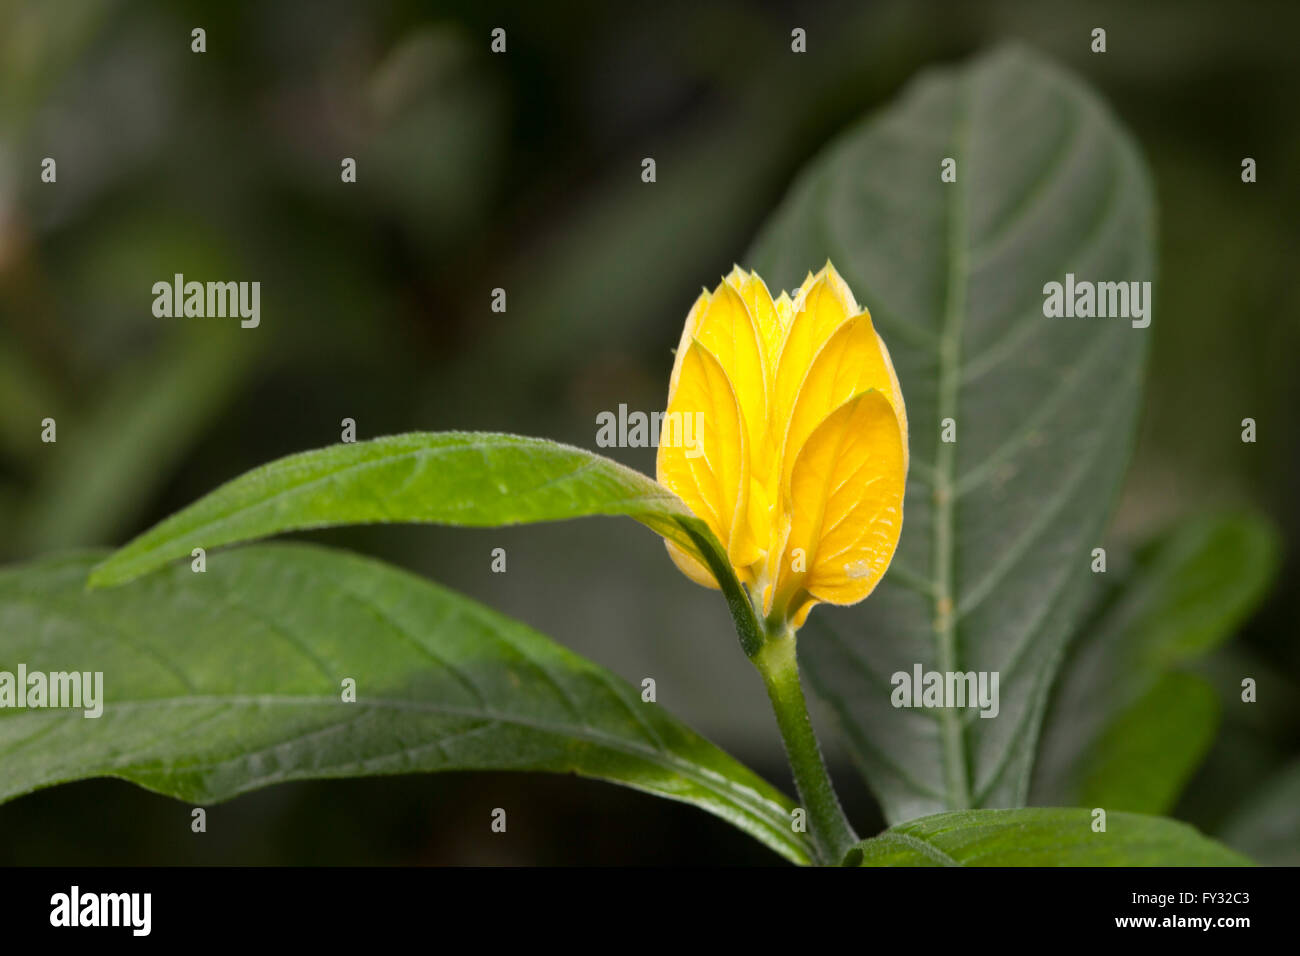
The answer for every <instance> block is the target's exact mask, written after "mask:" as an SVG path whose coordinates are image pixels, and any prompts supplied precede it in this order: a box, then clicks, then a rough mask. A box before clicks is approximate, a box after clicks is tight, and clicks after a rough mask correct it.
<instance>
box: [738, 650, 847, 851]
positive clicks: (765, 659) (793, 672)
mask: <svg viewBox="0 0 1300 956" xmlns="http://www.w3.org/2000/svg"><path fill="white" fill-rule="evenodd" d="M753 661H754V666H756V667H757V668H758V672H759V673H760V674H762V675H763V683H764V684H765V685H767V696H768V697H769V698H770V699H771V701H772V709H773V710H774V711H775V712H776V723H777V726H778V727H779V728H780V729H781V739H782V740H783V741H784V742H785V752H786V757H787V758H788V759H789V761H790V769H791V770H792V771H793V772H794V784H795V787H796V788H797V789H798V791H799V800H800V803H801V804H802V805H803V809H804V810H806V811H807V814H808V825H809V829H810V832H811V835H812V839H813V846H814V849H815V850H816V852H817V857H818V862H819V863H821V864H822V865H832V866H833V865H838V864H839V863H840V861H841V860H843V859H844V854H845V853H847V852H848V850H849V848H850V847H852V846H853V845H854V844H855V843H857V842H858V837H857V834H855V833H854V832H853V827H852V826H851V825H850V824H849V821H848V818H847V817H845V816H844V810H843V808H842V807H841V806H840V800H839V797H838V796H837V795H836V793H835V787H834V785H833V784H832V783H831V778H830V774H829V773H827V771H826V762H825V761H824V760H823V759H822V752H821V747H820V746H819V745H818V743H817V735H816V733H815V732H814V731H813V725H812V720H811V719H809V717H808V704H807V701H805V699H804V695H803V686H802V684H801V683H800V681H799V663H798V661H797V660H796V657H795V637H794V632H793V631H791V630H790V629H789V628H788V627H783V628H782V629H781V630H779V631H776V632H774V633H769V634H768V636H767V640H766V641H765V642H764V644H763V646H762V648H760V649H759V651H758V652H757V653H756V654H754V655H753Z"/></svg>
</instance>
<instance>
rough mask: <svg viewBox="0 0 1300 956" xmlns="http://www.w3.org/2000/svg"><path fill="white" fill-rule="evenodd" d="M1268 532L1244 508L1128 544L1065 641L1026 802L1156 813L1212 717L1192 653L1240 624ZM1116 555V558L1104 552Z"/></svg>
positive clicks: (1253, 594)
mask: <svg viewBox="0 0 1300 956" xmlns="http://www.w3.org/2000/svg"><path fill="white" fill-rule="evenodd" d="M1278 553H1279V546H1278V540H1277V533H1276V531H1274V529H1273V527H1272V526H1271V525H1270V524H1269V523H1268V522H1267V521H1266V520H1265V519H1263V518H1261V517H1259V516H1256V515H1252V514H1248V513H1236V514H1222V515H1208V516H1203V517H1197V518H1192V519H1189V520H1186V521H1183V522H1181V523H1179V524H1177V525H1175V526H1174V527H1173V528H1171V529H1169V530H1168V531H1167V532H1165V533H1164V534H1162V535H1160V536H1158V537H1157V538H1155V539H1154V540H1153V541H1151V542H1150V543H1148V544H1147V545H1146V546H1144V547H1143V548H1142V549H1140V550H1139V552H1138V554H1137V556H1136V559H1135V560H1134V562H1133V566H1132V567H1131V568H1129V569H1128V570H1127V571H1125V570H1124V569H1122V568H1120V567H1117V566H1115V565H1114V564H1113V565H1112V569H1111V571H1110V572H1108V574H1107V577H1111V575H1114V576H1115V578H1116V579H1117V582H1116V584H1115V585H1114V586H1113V587H1112V588H1111V589H1109V590H1108V591H1106V592H1104V593H1103V594H1102V595H1101V597H1100V599H1099V606H1098V608H1097V610H1096V611H1095V612H1094V615H1093V616H1092V618H1091V619H1090V620H1089V622H1088V624H1087V625H1086V626H1085V628H1084V630H1083V633H1081V634H1080V636H1079V638H1078V639H1077V641H1076V644H1075V646H1074V647H1072V648H1071V649H1070V654H1069V656H1068V657H1067V663H1066V666H1065V668H1064V670H1063V672H1062V676H1061V680H1060V682H1059V686H1058V687H1057V688H1056V690H1055V691H1054V693H1053V697H1052V704H1051V707H1050V708H1049V710H1048V714H1047V720H1046V723H1045V725H1044V728H1043V735H1042V744H1041V752H1040V757H1039V762H1038V765H1037V767H1036V768H1035V771H1034V786H1033V791H1032V792H1033V797H1034V802H1036V803H1048V804H1071V805H1082V806H1087V807H1106V808H1108V809H1117V810H1132V811H1135V812H1139V813H1165V812H1167V811H1168V810H1169V809H1170V808H1172V807H1173V805H1174V803H1175V801H1176V800H1177V798H1178V795H1179V794H1180V793H1181V792H1182V789H1183V786H1184V785H1185V784H1186V783H1187V781H1188V779H1189V778H1190V777H1191V775H1192V773H1193V772H1194V771H1195V770H1196V767H1197V766H1198V765H1199V764H1200V762H1201V761H1202V759H1204V757H1205V754H1206V752H1207V751H1208V749H1209V747H1210V744H1211V742H1212V741H1213V739H1214V735H1215V732H1216V730H1217V728H1218V725H1219V702H1218V699H1217V696H1216V694H1215V692H1214V689H1213V687H1212V686H1211V685H1210V682H1209V681H1207V680H1206V679H1205V678H1204V677H1202V676H1201V675H1199V674H1197V673H1194V672H1191V671H1190V670H1189V668H1192V667H1193V666H1194V665H1195V663H1196V661H1197V660H1198V659H1200V658H1201V657H1203V656H1204V655H1205V654H1207V653H1209V652H1210V651H1211V650H1213V649H1214V648H1216V647H1218V646H1219V645H1220V644H1222V643H1223V642H1224V641H1225V640H1227V639H1228V637H1230V636H1231V635H1232V634H1233V633H1234V631H1236V629H1237V628H1238V627H1239V626H1240V625H1241V623H1242V621H1243V620H1245V618H1246V617H1247V615H1248V614H1249V613H1250V612H1251V611H1252V610H1253V609H1254V608H1255V607H1256V606H1257V605H1258V603H1259V601H1260V600H1262V599H1263V597H1264V595H1265V594H1266V593H1267V591H1268V586H1269V583H1270V581H1271V580H1272V578H1273V575H1274V573H1275V572H1276V569H1277V562H1278ZM1116 563H1117V562H1116Z"/></svg>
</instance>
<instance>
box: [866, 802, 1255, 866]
mask: <svg viewBox="0 0 1300 956" xmlns="http://www.w3.org/2000/svg"><path fill="white" fill-rule="evenodd" d="M846 860H847V861H848V862H850V863H851V864H852V865H856V866H1248V865H1250V860H1248V859H1246V858H1245V857H1244V856H1241V855H1240V854H1238V853H1235V852H1234V851H1232V850H1229V849H1228V848H1227V847H1225V846H1223V845H1222V844H1220V843H1216V842H1215V841H1214V840H1211V839H1210V838H1209V837H1205V836H1202V835H1201V834H1200V833H1197V832H1196V830H1195V829H1193V828H1192V827H1190V826H1188V825H1187V824H1185V823H1179V822H1178V821H1177V820H1167V819H1164V818H1162V817H1149V816H1143V815H1142V814H1137V813H1118V812H1116V813H1108V814H1106V829H1105V831H1104V832H1096V831H1094V830H1093V816H1092V813H1091V811H1089V810H1083V809H1059V808H1043V807H1031V808H1029V809H1024V810H959V811H955V812H952V813H939V814H935V815H933V816H929V817H924V818H922V819H920V820H912V821H910V822H908V823H902V824H899V825H898V826H894V827H890V828H889V829H888V830H886V831H885V832H884V833H881V834H880V835H878V836H875V837H872V838H871V839H870V840H863V841H862V842H861V843H859V844H858V845H857V846H856V847H854V848H853V849H852V850H850V851H849V855H848V856H847V857H846Z"/></svg>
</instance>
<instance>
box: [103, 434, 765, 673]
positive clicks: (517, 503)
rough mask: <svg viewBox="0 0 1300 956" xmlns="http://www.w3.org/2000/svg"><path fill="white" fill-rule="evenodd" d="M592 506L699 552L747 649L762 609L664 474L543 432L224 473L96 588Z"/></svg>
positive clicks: (125, 551) (135, 545)
mask: <svg viewBox="0 0 1300 956" xmlns="http://www.w3.org/2000/svg"><path fill="white" fill-rule="evenodd" d="M589 515H624V516H626V517H629V518H634V519H636V520H637V521H639V522H641V523H642V524H644V525H646V526H647V527H649V528H650V529H652V530H653V531H656V532H658V533H659V534H661V535H663V536H664V537H665V538H667V539H669V540H671V541H673V542H675V543H676V544H679V545H681V546H682V547H683V548H685V549H686V550H687V551H688V552H690V553H693V554H695V555H697V556H698V557H699V558H700V560H701V561H703V562H704V564H705V565H706V566H707V567H708V568H709V569H710V570H711V571H712V572H713V574H714V577H715V578H716V579H717V580H718V582H719V584H720V585H721V587H722V593H723V596H724V597H725V598H726V600H727V604H728V606H729V607H730V608H731V613H732V617H733V618H734V619H735V621H736V627H737V629H738V630H739V632H740V642H741V645H742V647H745V648H746V651H747V652H751V651H752V650H753V649H754V648H755V647H756V646H757V642H758V641H759V639H760V636H759V625H758V621H757V619H756V618H755V617H754V610H753V607H752V606H751V604H750V603H749V599H748V598H747V597H746V595H745V592H744V591H743V589H742V588H741V585H740V582H739V581H738V580H737V578H736V575H735V572H734V571H733V570H732V568H731V564H730V562H729V561H728V560H727V556H726V552H725V551H724V550H723V549H722V546H721V545H720V544H719V543H718V539H717V538H716V537H715V536H714V534H713V532H711V531H710V530H709V528H708V525H706V524H705V523H704V522H703V521H701V520H700V519H699V518H697V517H695V515H693V514H692V513H691V512H690V509H688V508H687V507H686V505H685V504H683V503H682V500H681V499H680V498H678V497H677V496H676V495H674V494H673V493H672V492H671V491H669V490H668V489H666V488H664V487H663V485H660V484H659V483H658V482H656V481H654V480H652V479H650V478H648V477H646V476H645V475H643V474H641V473H640V472H639V471H633V470H632V469H631V468H627V467H625V466H624V465H620V464H619V463H618V462H616V461H612V460H611V459H609V458H605V457H602V456H601V455H596V454H593V453H592V452H589V451H586V450H585V449H582V448H575V447H573V446H572V445H562V444H560V443H558V442H553V441H547V440H545V439H543V438H525V437H522V436H519V435H500V434H493V433H490V432H409V433H407V434H404V435H389V436H387V437H384V438H376V439H374V440H372V441H364V442H348V443H344V444H339V445H331V446H329V447H327V448H318V449H316V450H315V451H306V452H302V453H300V454H297V455H290V456H288V457H287V458H281V459H279V460H278V461H273V462H270V463H269V464H266V465H263V466H261V467H260V468H254V469H253V470H252V471H250V472H247V473H245V474H243V475H240V476H239V477H238V478H234V479H232V480H231V481H228V482H226V484H224V485H222V486H221V487H220V488H217V489H216V490H215V491H212V492H210V493H209V494H207V495H205V496H203V497H202V498H200V499H199V500H198V501H196V502H195V503H194V504H192V505H190V506H189V507H187V508H183V509H181V510H180V511H178V512H177V513H176V514H174V515H172V516H171V517H170V518H167V519H166V520H165V521H161V522H159V523H158V524H157V525H155V526H154V527H152V528H150V529H149V530H148V531H146V532H145V533H144V534H142V535H140V536H139V537H137V538H135V539H134V540H133V541H131V542H129V543H128V544H127V545H126V546H125V547H123V548H121V549H120V550H118V551H116V552H114V554H113V555H112V556H111V557H109V558H108V559H107V560H105V561H103V562H102V563H101V564H99V565H98V566H96V567H95V569H94V570H93V571H92V572H91V575H90V586H91V587H92V588H95V587H105V586H111V585H114V584H121V583H123V582H125V581H130V580H132V579H134V578H137V577H139V576H140V575H142V574H147V573H148V572H150V571H153V570H155V569H157V568H160V567H162V566H163V565H164V564H166V563H167V562H168V561H172V560H174V559H176V558H180V557H188V556H189V555H190V554H191V553H192V551H193V549H195V548H204V549H208V548H215V547H218V546H219V545H223V544H235V543H237V542H241V541H252V540H255V539H258V538H265V537H268V536H270V535H273V534H279V533H280V532H283V531H296V530H300V529H305V528H327V527H334V526H336V525H349V524H375V523H386V522H424V523H429V524H443V525H457V526H461V527H475V528H489V527H499V526H501V525H511V524H530V523H533V522H537V521H562V520H564V519H567V518H582V517H586V516H589Z"/></svg>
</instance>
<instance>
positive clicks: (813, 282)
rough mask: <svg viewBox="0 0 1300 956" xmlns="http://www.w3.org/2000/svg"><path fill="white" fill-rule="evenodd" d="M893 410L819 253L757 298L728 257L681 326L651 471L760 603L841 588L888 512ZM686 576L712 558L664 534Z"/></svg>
mask: <svg viewBox="0 0 1300 956" xmlns="http://www.w3.org/2000/svg"><path fill="white" fill-rule="evenodd" d="M907 455H908V452H907V411H906V409H905V407H904V405H903V394H902V392H901V391H900V390H899V387H898V377H897V376H896V375H895V374H894V366H893V364H892V363H891V362H890V360H889V351H888V350H887V349H886V348H885V343H884V342H883V341H882V340H881V338H880V336H879V335H878V334H877V333H876V330H875V327H874V326H873V325H872V324H871V315H870V314H869V313H868V312H867V311H866V310H865V309H863V308H862V307H861V306H860V305H858V303H857V300H856V299H855V298H854V297H853V293H852V291H851V290H850V289H849V287H848V285H847V283H845V281H844V280H843V279H842V278H841V277H840V275H839V273H838V272H836V271H835V267H834V266H832V265H831V264H830V263H829V262H828V263H827V264H826V266H825V267H824V268H823V269H822V270H821V271H820V272H818V273H817V274H816V275H811V274H809V276H808V278H807V279H805V280H804V283H803V285H801V286H800V287H799V288H798V290H796V291H795V292H794V293H793V294H792V295H787V294H786V293H784V292H782V293H781V294H780V295H779V296H778V297H777V298H776V299H773V298H772V296H771V294H770V293H769V292H768V289H767V286H766V285H765V284H764V282H763V280H762V279H761V278H760V277H759V276H758V275H757V274H756V273H752V272H745V271H744V270H743V269H741V268H740V267H739V266H737V267H736V268H734V269H733V270H732V271H731V274H730V275H728V276H727V277H726V278H725V279H723V281H722V282H721V283H719V284H718V287H717V288H716V289H714V290H713V292H711V293H710V292H708V291H705V292H703V293H702V294H701V295H700V297H699V299H697V300H696V302H695V305H694V306H693V307H692V308H691V311H690V314H689V315H688V316H687V317H686V327H685V328H684V329H683V330H682V338H681V343H680V345H679V346H678V349H677V357H676V361H675V363H674V365H673V373H672V378H671V379H670V380H669V385H668V409H667V413H666V415H665V418H664V428H663V430H662V431H661V435H660V442H659V457H658V480H659V482H660V484H662V485H664V487H666V488H668V489H669V490H670V491H672V492H673V493H674V494H676V495H677V496H678V497H680V498H681V499H682V500H683V501H684V502H685V503H686V505H687V506H688V507H689V508H690V509H691V511H692V512H694V513H695V515H696V516H698V517H699V518H701V519H702V520H703V521H704V522H705V523H707V524H708V526H709V528H710V529H711V530H712V531H713V533H714V534H715V535H717V537H718V540H719V541H720V542H721V543H722V545H723V546H724V547H725V548H726V551H727V557H728V559H729V561H730V562H731V565H732V567H733V568H734V569H735V572H736V575H737V577H738V578H739V579H740V581H741V582H742V583H743V584H744V585H745V586H746V587H747V588H748V589H749V591H750V593H751V596H752V597H753V599H754V601H755V604H757V605H759V606H760V607H761V609H762V612H763V614H764V615H765V616H769V617H770V616H772V615H777V616H779V617H780V618H782V619H784V620H787V621H789V622H790V623H791V624H792V625H793V626H794V627H799V626H801V625H802V624H803V622H804V620H805V619H806V618H807V616H808V612H809V611H810V610H811V609H812V607H813V605H814V604H816V603H818V602H820V601H825V602H828V603H830V604H856V603H857V602H858V601H861V600H862V599H863V598H865V597H866V596H867V595H868V594H870V593H871V592H872V590H873V589H874V588H875V586H876V584H877V583H878V582H879V581H880V579H881V577H882V576H883V575H884V573H885V570H886V569H887V568H888V567H889V562H890V560H891V559H892V558H893V556H894V550H895V548H897V546H898V536H899V533H900V531H901V530H902V527H903V491H904V487H905V485H906V483H907V463H908V462H907ZM668 551H669V553H670V554H671V555H672V558H673V560H674V561H675V562H676V564H677V566H678V567H679V568H681V570H682V571H683V572H684V573H685V574H686V575H687V576H688V577H690V578H691V579H692V580H694V581H697V582H698V583H700V584H703V585H706V586H708V587H717V583H716V581H714V579H713V575H712V573H711V572H710V571H709V570H708V568H706V567H705V566H704V565H703V564H701V563H700V562H699V561H698V560H697V559H696V558H694V557H692V556H691V555H690V554H688V553H687V552H685V551H683V550H682V549H681V548H679V547H677V546H676V545H674V544H672V543H671V542H669V543H668Z"/></svg>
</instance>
